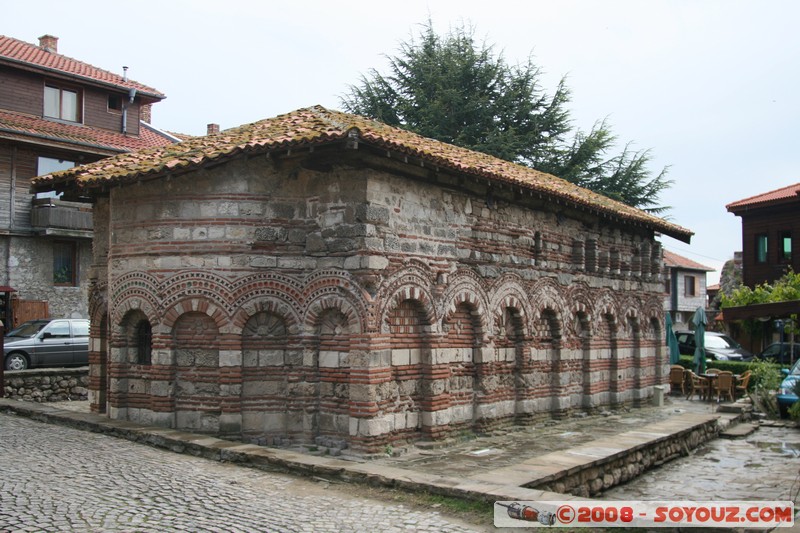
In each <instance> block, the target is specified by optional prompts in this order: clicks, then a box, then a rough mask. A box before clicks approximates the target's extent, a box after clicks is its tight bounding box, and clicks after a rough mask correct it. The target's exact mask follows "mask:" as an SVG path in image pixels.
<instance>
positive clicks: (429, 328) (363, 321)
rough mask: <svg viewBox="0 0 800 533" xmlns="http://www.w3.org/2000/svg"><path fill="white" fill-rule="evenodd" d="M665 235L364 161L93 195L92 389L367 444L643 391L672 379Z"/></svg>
mask: <svg viewBox="0 0 800 533" xmlns="http://www.w3.org/2000/svg"><path fill="white" fill-rule="evenodd" d="M488 197H491V201H487V198H488ZM653 237H654V236H653V232H652V231H651V230H648V229H646V228H641V227H639V226H633V225H622V224H618V223H615V222H614V221H612V220H605V219H601V218H599V217H597V216H595V215H592V214H590V213H589V212H585V211H580V210H577V209H574V208H567V207H565V206H563V205H559V204H556V203H553V202H548V201H546V199H542V198H539V197H533V196H526V195H523V194H521V193H520V192H519V191H515V190H513V189H511V188H503V187H498V186H496V185H491V184H488V183H487V182H485V181H483V180H467V179H464V178H458V177H454V175H451V174H448V173H446V172H440V173H434V172H430V171H428V170H426V169H422V168H420V169H417V170H409V166H408V165H405V164H402V163H400V162H396V161H395V160H394V159H392V160H387V159H386V158H385V156H383V157H382V156H380V155H374V154H368V153H366V152H364V153H360V152H359V153H357V154H354V155H352V156H348V157H339V155H337V153H334V152H331V153H326V152H325V150H324V149H320V150H315V151H314V152H313V153H309V152H304V153H292V154H287V155H286V156H285V157H282V158H280V159H275V158H266V157H252V158H251V157H245V156H242V157H239V158H234V159H232V160H230V161H228V162H226V163H225V164H223V165H218V166H215V167H213V168H203V169H198V170H196V171H193V172H191V173H189V174H185V175H177V176H174V177H170V178H169V179H166V178H165V179H156V180H151V181H143V182H141V183H140V184H138V185H132V186H124V187H117V188H112V189H110V192H109V193H108V195H107V196H101V197H98V198H97V202H96V204H95V241H96V242H95V245H94V251H95V257H94V261H93V265H94V266H93V270H92V280H93V282H92V288H91V291H92V292H91V298H90V306H91V310H90V312H91V319H92V332H91V335H92V345H91V350H90V361H91V365H92V370H91V372H92V376H91V392H90V400H91V402H92V406H93V409H94V410H95V411H100V412H107V413H108V414H109V416H112V417H114V418H120V419H128V420H133V421H137V422H141V423H146V424H157V425H163V426H167V427H173V428H180V429H186V430H190V431H198V432H205V433H210V434H216V435H220V436H225V437H232V438H238V439H244V440H246V441H253V442H264V443H275V442H279V443H287V442H306V443H314V442H318V439H319V438H324V439H325V440H326V442H333V443H339V444H340V445H341V446H348V447H349V448H350V449H351V450H353V451H356V452H359V453H364V454H370V453H378V452H380V451H382V450H384V449H385V448H386V447H387V446H394V445H398V444H401V443H407V442H413V441H417V440H441V439H446V438H448V437H451V436H454V435H458V434H461V433H463V432H473V431H478V432H480V431H485V430H488V429H491V428H493V427H496V426H499V425H506V424H513V423H528V422H530V421H532V420H536V419H538V418H543V417H551V416H555V417H561V416H567V415H569V414H570V413H572V412H574V411H593V410H595V409H598V408H601V407H604V406H614V405H621V404H636V403H640V402H642V401H644V400H646V399H647V398H649V397H650V396H651V394H652V387H653V386H654V385H657V384H661V383H663V382H664V381H665V380H666V377H667V376H666V367H667V358H668V354H667V352H666V349H665V347H664V346H663V341H662V339H663V337H664V336H663V335H662V331H663V309H662V295H661V282H660V270H659V269H660V258H661V251H660V247H659V244H658V243H657V242H655V240H654V238H653Z"/></svg>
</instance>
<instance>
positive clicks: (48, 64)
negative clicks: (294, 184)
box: [0, 35, 166, 100]
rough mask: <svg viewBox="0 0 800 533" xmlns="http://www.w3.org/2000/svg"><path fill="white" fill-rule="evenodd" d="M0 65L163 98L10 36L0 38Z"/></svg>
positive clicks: (90, 66) (138, 86)
mask: <svg viewBox="0 0 800 533" xmlns="http://www.w3.org/2000/svg"><path fill="white" fill-rule="evenodd" d="M0 62H9V63H13V64H15V65H16V66H18V67H26V68H32V69H35V70H44V71H50V72H52V73H54V74H60V75H66V76H70V77H74V78H80V79H81V80H84V81H91V82H96V83H100V84H103V85H112V86H114V87H117V88H119V89H124V90H130V89H136V91H137V92H138V93H139V94H140V95H141V96H148V97H150V98H155V99H158V100H162V99H164V98H166V96H165V95H164V94H163V93H161V92H159V91H158V90H156V89H153V88H152V87H148V86H147V85H144V84H142V83H139V82H136V81H133V80H126V79H125V78H124V77H123V76H120V75H119V74H114V73H113V72H109V71H107V70H103V69H99V68H97V67H93V66H92V65H89V64H88V63H84V62H82V61H78V60H76V59H72V58H71V57H67V56H65V55H61V54H58V53H55V52H49V51H47V50H45V49H44V48H41V47H39V46H37V45H35V44H30V43H26V42H25V41H20V40H19V39H14V38H13V37H6V36H5V35H0Z"/></svg>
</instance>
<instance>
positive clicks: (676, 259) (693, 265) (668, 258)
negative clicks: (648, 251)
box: [664, 250, 715, 272]
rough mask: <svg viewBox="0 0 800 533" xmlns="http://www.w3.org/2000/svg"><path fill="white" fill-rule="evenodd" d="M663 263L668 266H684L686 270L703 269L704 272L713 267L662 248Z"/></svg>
mask: <svg viewBox="0 0 800 533" xmlns="http://www.w3.org/2000/svg"><path fill="white" fill-rule="evenodd" d="M664 264H665V265H667V266H668V267H670V268H685V269H687V270H703V271H705V272H713V271H714V270H715V269H713V268H711V267H707V266H705V265H701V264H700V263H697V262H695V261H692V260H691V259H688V258H686V257H683V256H682V255H678V254H676V253H675V252H670V251H669V250H664Z"/></svg>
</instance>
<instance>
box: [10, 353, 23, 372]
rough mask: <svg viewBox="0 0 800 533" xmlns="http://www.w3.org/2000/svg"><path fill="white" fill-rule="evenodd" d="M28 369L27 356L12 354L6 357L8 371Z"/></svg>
mask: <svg viewBox="0 0 800 533" xmlns="http://www.w3.org/2000/svg"><path fill="white" fill-rule="evenodd" d="M26 368H28V358H27V357H25V354H21V353H19V352H17V353H10V354H8V355H7V356H6V370H25V369H26Z"/></svg>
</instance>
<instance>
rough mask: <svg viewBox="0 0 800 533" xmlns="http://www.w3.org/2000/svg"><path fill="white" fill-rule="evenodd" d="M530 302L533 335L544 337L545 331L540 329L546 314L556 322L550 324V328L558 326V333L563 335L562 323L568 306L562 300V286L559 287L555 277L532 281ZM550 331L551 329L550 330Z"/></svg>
mask: <svg viewBox="0 0 800 533" xmlns="http://www.w3.org/2000/svg"><path fill="white" fill-rule="evenodd" d="M530 294H531V302H532V306H533V308H534V311H533V313H532V315H531V317H530V319H531V331H532V332H534V335H536V336H539V337H546V336H548V335H546V333H548V332H545V331H542V329H541V328H542V327H543V325H544V322H543V320H544V319H545V318H546V315H548V314H551V315H552V318H553V319H555V321H556V324H551V325H550V329H551V330H552V329H553V328H554V327H557V328H558V331H559V333H560V335H561V336H562V337H563V335H564V333H565V330H564V324H565V323H566V321H565V320H564V317H565V316H566V313H567V310H568V306H567V303H566V301H565V300H564V295H563V287H561V286H560V285H559V284H558V282H557V281H556V280H555V279H552V278H542V279H540V280H538V281H537V282H536V283H534V285H533V287H531V291H530ZM551 333H552V331H551Z"/></svg>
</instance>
